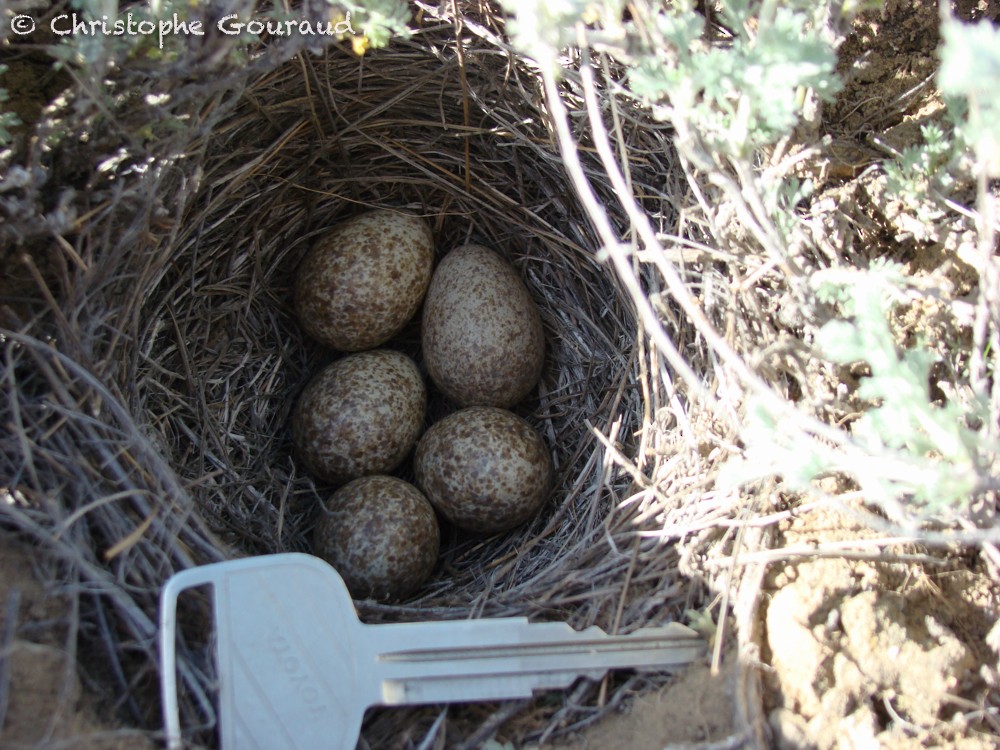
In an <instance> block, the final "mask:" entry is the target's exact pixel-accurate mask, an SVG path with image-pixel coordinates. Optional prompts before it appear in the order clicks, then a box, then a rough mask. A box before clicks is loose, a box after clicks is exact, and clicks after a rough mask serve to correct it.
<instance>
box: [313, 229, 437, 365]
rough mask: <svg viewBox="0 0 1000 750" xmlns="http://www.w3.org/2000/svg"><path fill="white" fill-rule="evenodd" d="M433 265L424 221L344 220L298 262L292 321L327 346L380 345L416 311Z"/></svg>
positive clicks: (349, 349)
mask: <svg viewBox="0 0 1000 750" xmlns="http://www.w3.org/2000/svg"><path fill="white" fill-rule="evenodd" d="M433 264H434V243H433V238H432V237H431V231H430V228H429V227H428V226H427V222H425V221H424V220H423V219H421V218H419V217H416V216H411V215H409V214H406V213H401V212H398V211H389V210H379V211H371V212H369V213H365V214H361V215H360V216H355V217H354V218H353V219H348V220H347V221H345V222H344V223H343V224H340V225H338V226H337V227H335V228H334V229H333V230H332V231H331V232H330V233H329V234H327V235H325V236H324V237H322V238H321V239H320V240H319V241H318V242H317V243H316V244H315V245H313V247H312V248H311V249H310V250H309V252H308V253H306V255H305V257H304V258H303V260H302V263H301V265H300V266H299V269H298V272H297V275H296V278H295V289H294V295H295V312H296V315H297V316H298V319H299V323H300V324H301V326H302V328H303V329H304V330H305V332H306V333H307V334H308V335H309V336H311V337H312V338H314V339H316V340H317V341H319V342H320V343H322V344H325V345H327V346H330V347H333V348H334V349H340V350H341V351H345V352H357V351H362V350H364V349H372V348H374V347H376V346H379V345H380V344H383V343H385V342H386V341H388V340H389V339H390V338H392V337H393V336H394V335H396V334H397V333H399V331H400V330H401V329H402V328H403V326H405V325H406V324H407V322H409V320H410V319H411V318H412V317H413V316H414V315H415V314H416V312H417V309H418V308H419V307H420V303H421V302H422V301H423V299H424V295H425V294H426V293H427V286H428V284H430V280H431V271H432V269H433Z"/></svg>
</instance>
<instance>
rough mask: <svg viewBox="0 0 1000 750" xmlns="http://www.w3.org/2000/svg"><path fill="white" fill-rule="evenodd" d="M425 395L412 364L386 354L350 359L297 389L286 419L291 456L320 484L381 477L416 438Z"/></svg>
mask: <svg viewBox="0 0 1000 750" xmlns="http://www.w3.org/2000/svg"><path fill="white" fill-rule="evenodd" d="M426 407H427V388H426V386H425V385H424V381H423V378H421V376H420V371H419V370H418V369H417V366H416V364H414V362H413V360H411V359H410V358H409V357H407V356H406V355H405V354H400V353H399V352H395V351H390V350H388V349H376V350H373V351H370V352H359V353H357V354H349V355H348V356H346V357H344V358H343V359H339V360H337V361H336V362H334V363H332V364H330V365H327V367H325V368H324V369H323V370H321V371H320V372H319V374H318V375H316V376H315V377H314V378H313V379H312V380H311V381H310V382H309V384H308V385H307V386H306V387H305V390H303V392H302V395H301V396H300V397H299V400H298V403H297V404H296V405H295V412H294V414H293V415H292V436H293V440H294V443H295V449H296V452H297V455H298V456H299V457H300V458H301V459H302V460H303V462H304V463H305V465H306V467H307V468H308V469H309V471H310V472H312V473H313V474H314V475H315V476H317V477H319V478H320V479H322V480H324V481H327V482H332V483H340V482H346V481H348V480H350V479H354V478H355V477H360V476H364V475H366V474H384V473H386V472H388V471H391V470H392V469H394V468H395V467H396V466H398V465H399V463H400V462H401V461H402V460H403V459H404V458H405V457H406V454H407V453H409V452H410V449H411V448H412V447H413V445H414V443H416V441H417V438H418V437H420V430H421V428H422V427H423V423H424V410H425V409H426Z"/></svg>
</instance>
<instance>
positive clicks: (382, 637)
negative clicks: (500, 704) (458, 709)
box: [368, 618, 705, 705]
mask: <svg viewBox="0 0 1000 750" xmlns="http://www.w3.org/2000/svg"><path fill="white" fill-rule="evenodd" d="M368 629H369V631H370V633H369V637H370V646H371V647H372V649H373V656H372V659H373V661H374V664H375V670H376V673H377V674H378V675H379V677H380V678H381V681H382V694H381V698H380V701H379V702H380V703H382V704H383V705H400V704H418V703H444V702H462V701H474V700H501V699H507V698H527V697H530V696H531V695H532V693H533V692H534V691H536V690H551V689H555V688H565V687H568V686H569V685H571V684H572V683H573V682H574V681H575V680H576V679H577V678H579V677H588V678H590V679H597V678H600V677H602V676H603V675H604V674H605V673H606V672H607V671H608V670H611V669H644V670H649V669H655V670H662V671H665V670H669V669H671V668H676V667H679V666H683V665H685V664H689V663H690V662H692V661H693V660H695V659H697V658H699V657H700V656H701V655H702V654H703V653H704V650H705V645H704V641H703V640H702V639H701V638H700V637H699V636H698V635H697V634H696V633H695V632H694V631H692V630H691V629H690V628H686V627H684V626H683V625H669V626H667V627H662V628H645V629H643V630H640V631H637V632H635V633H632V634H630V635H625V636H608V635H606V634H605V633H604V631H603V630H601V629H600V628H596V627H594V628H589V629H587V630H583V631H577V630H574V629H573V628H571V627H570V626H569V625H567V624H565V623H559V622H553V623H529V622H528V621H527V620H525V619H523V618H505V619H493V620H462V621H458V622H424V623H405V624H402V625H372V626H368Z"/></svg>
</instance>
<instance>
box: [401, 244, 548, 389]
mask: <svg viewBox="0 0 1000 750" xmlns="http://www.w3.org/2000/svg"><path fill="white" fill-rule="evenodd" d="M421 336H422V343H423V351H424V360H425V362H426V364H427V371H428V373H429V374H430V376H431V379H432V380H433V381H434V383H435V384H437V386H438V387H439V388H440V389H441V390H442V391H443V392H444V393H445V395H446V396H448V397H449V398H450V399H451V400H452V401H454V402H455V403H457V404H458V405H459V406H499V407H509V406H513V405H514V404H516V403H518V402H519V401H521V400H522V399H523V398H524V397H525V396H527V395H528V393H529V392H530V391H531V389H532V388H534V387H535V385H536V384H537V383H538V378H539V377H540V375H541V372H542V362H543V359H544V357H545V335H544V331H543V329H542V319H541V315H540V314H539V312H538V307H537V305H536V304H535V301H534V300H533V299H532V298H531V295H530V294H529V293H528V290H527V288H526V287H525V286H524V282H522V281H521V278H520V276H518V274H517V271H515V270H514V267H513V266H511V265H510V264H509V263H508V262H507V261H505V260H504V259H503V258H501V257H500V256H499V255H497V254H496V253H495V252H493V251H492V250H489V249H488V248H485V247H482V246H481V245H463V246H462V247H457V248H455V249H454V250H452V251H451V252H450V253H448V254H447V255H446V256H445V257H444V259H443V260H442V261H441V263H440V264H439V265H438V268H437V270H436V271H435V272H434V276H433V278H432V279H431V286H430V289H428V290H427V299H426V300H425V301H424V312H423V329H422V333H421Z"/></svg>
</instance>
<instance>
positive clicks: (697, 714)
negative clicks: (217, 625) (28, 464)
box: [0, 0, 1000, 750]
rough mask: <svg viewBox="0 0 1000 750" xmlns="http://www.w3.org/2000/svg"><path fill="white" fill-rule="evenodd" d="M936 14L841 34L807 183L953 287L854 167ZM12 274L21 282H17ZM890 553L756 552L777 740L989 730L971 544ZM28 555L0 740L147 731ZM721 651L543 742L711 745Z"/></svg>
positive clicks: (19, 567)
mask: <svg viewBox="0 0 1000 750" xmlns="http://www.w3.org/2000/svg"><path fill="white" fill-rule="evenodd" d="M957 5H958V11H959V12H960V14H961V15H963V16H964V17H965V18H968V19H975V18H984V17H986V18H991V19H992V20H994V21H996V20H997V18H998V16H1000V9H998V7H997V5H996V4H995V3H991V2H985V1H977V0H960V2H959V3H958V4H957ZM937 23H938V8H937V3H936V2H931V1H930V0H889V2H887V3H886V8H885V10H884V11H875V12H870V13H868V14H866V15H864V16H862V17H861V18H859V19H858V20H857V21H856V22H855V23H854V26H853V33H852V34H851V35H850V37H849V38H848V39H847V41H846V42H845V44H844V45H843V46H842V48H841V50H840V54H841V66H840V67H841V72H842V73H843V75H844V76H845V77H846V80H847V86H846V89H845V90H844V92H843V93H842V94H841V95H840V97H839V99H838V102H837V103H835V104H834V105H833V106H832V107H830V108H829V109H828V110H827V112H826V113H825V116H824V118H823V121H822V128H824V130H825V134H827V135H829V136H830V139H831V140H830V148H829V150H828V153H827V160H828V161H827V163H826V164H825V165H823V166H824V167H825V171H824V174H825V183H824V184H823V185H822V188H823V190H824V192H823V197H825V198H828V199H833V200H835V201H837V202H838V204H839V207H840V208H841V209H843V210H844V211H845V213H846V214H848V215H850V216H852V217H853V218H854V219H856V220H857V222H856V223H857V226H859V227H862V228H863V229H862V231H868V232H869V233H870V235H869V236H866V237H863V238H861V239H863V240H866V241H870V243H871V245H872V250H871V251H870V252H871V253H872V254H873V255H877V254H879V253H886V254H891V255H892V256H893V257H895V258H896V259H901V260H903V261H905V262H908V263H909V264H910V269H911V271H912V272H914V273H919V272H921V271H922V270H933V268H934V267H936V266H940V265H943V264H945V263H948V264H949V265H950V266H951V267H952V268H953V271H951V272H950V273H953V274H954V276H955V278H954V280H955V281H956V282H957V283H956V292H955V293H956V295H961V294H966V293H968V292H969V291H970V289H971V287H970V285H971V283H973V280H974V278H975V275H974V274H970V273H969V272H968V270H969V269H968V266H967V265H966V264H965V262H964V260H963V259H962V257H961V247H962V246H961V243H960V242H959V243H956V244H954V245H949V244H948V243H947V242H944V241H942V240H941V238H931V239H930V240H925V241H923V242H921V241H919V240H918V239H914V238H912V237H909V238H905V239H902V240H897V239H896V238H898V237H905V235H906V232H905V230H906V227H905V226H901V225H900V224H899V221H898V217H896V216H894V215H893V214H892V211H891V210H890V209H889V208H888V207H886V206H885V205H882V204H880V202H879V195H880V193H879V185H878V170H877V169H876V170H871V169H869V167H872V166H873V165H876V164H877V163H878V161H879V160H881V159H883V158H885V157H886V156H887V153H886V151H885V148H884V147H885V146H889V147H891V148H894V149H900V148H903V147H905V146H906V145H909V144H911V143H914V142H915V140H916V139H917V138H919V127H918V126H919V125H920V124H922V123H926V122H928V121H930V120H933V119H935V118H937V117H939V116H940V114H941V111H942V105H941V102H940V101H939V99H938V98H937V97H936V94H935V92H934V88H933V86H932V85H925V84H926V82H927V81H928V78H929V77H930V76H932V74H933V72H934V69H935V66H936V58H935V50H936V48H937V45H938V36H937V31H936V29H937ZM15 72H18V71H15ZM22 78H23V76H22ZM18 80H21V79H20V78H11V79H9V80H7V81H6V82H4V85H6V86H7V87H8V88H11V89H12V94H13V95H14V101H15V102H18V101H20V102H21V103H22V104H23V109H24V111H23V112H22V116H23V117H26V118H28V119H30V118H31V116H32V111H34V110H37V109H38V108H39V107H40V106H41V105H40V103H39V101H38V97H37V95H36V93H33V92H35V90H34V89H30V91H29V93H25V92H24V91H21V92H19V91H18V90H17V81H18ZM24 85H26V86H28V85H29V84H24ZM19 93H20V97H19ZM32 108H34V109H32ZM864 228H867V229H864ZM7 270H8V271H10V269H9V268H8V269H7ZM8 281H10V278H8ZM16 281H17V284H18V285H17V289H18V293H22V291H23V289H24V288H26V287H25V284H26V283H27V282H26V281H25V280H24V279H20V278H18V279H16ZM8 291H9V289H8ZM24 293H26V292H24ZM870 535H872V532H870V531H867V530H865V529H864V528H860V527H858V526H857V525H856V523H855V522H854V520H853V519H852V517H851V516H849V515H847V514H837V513H832V512H825V513H813V514H804V515H802V516H799V517H796V518H793V519H791V520H790V521H787V522H785V523H784V524H783V525H782V526H781V527H780V528H778V529H777V531H776V539H775V540H774V546H775V547H778V548H782V547H787V546H791V545H798V544H803V543H806V544H814V543H821V542H831V541H838V540H844V539H857V538H865V537H866V536H870ZM907 552H911V553H913V552H916V553H920V554H924V555H926V556H927V557H928V559H927V560H926V561H923V562H917V561H913V560H907V561H900V560H898V559H894V557H893V555H892V554H890V553H885V554H884V555H882V556H881V557H880V558H878V559H845V558H843V557H816V556H801V557H797V558H794V559H791V560H789V561H786V562H781V563H775V564H772V565H771V566H770V569H769V570H768V573H767V575H766V576H765V580H764V586H763V592H762V593H763V596H762V597H761V607H760V619H761V623H762V626H763V627H762V633H763V640H762V642H761V643H760V644H759V645H760V647H761V653H762V655H763V657H764V664H762V665H760V668H761V672H762V675H763V681H764V711H765V714H766V717H767V721H768V724H769V726H770V730H771V732H772V733H773V736H774V742H775V745H776V746H777V747H779V748H788V749H789V750H791V749H793V748H794V749H796V750H805V749H807V748H815V749H816V750H848V749H849V748H850V749H852V750H853V749H862V748H877V747H878V748H889V749H890V750H908V749H909V748H923V747H953V748H959V749H960V750H978V749H979V748H983V749H984V750H985V749H986V748H995V747H997V746H998V743H1000V714H998V712H997V710H996V709H995V708H993V707H991V706H990V703H989V702H988V700H987V696H988V694H990V693H991V691H992V692H993V693H995V692H996V691H997V690H998V689H1000V671H998V652H1000V625H998V624H997V614H998V612H1000V592H998V590H997V586H996V585H995V583H994V579H993V578H991V576H990V575H989V573H988V571H987V569H986V568H985V567H984V563H983V562H982V561H981V560H980V559H979V557H978V556H977V555H976V554H975V553H970V552H968V551H965V550H951V551H946V552H942V553H933V555H932V554H931V553H928V552H926V551H925V550H914V549H909V550H907ZM38 564H39V562H38V559H37V556H36V555H35V554H34V553H33V552H32V551H31V550H30V549H26V548H23V547H21V546H19V545H18V544H17V543H16V542H14V541H13V540H12V539H11V538H9V537H6V536H2V535H0V746H2V747H4V748H12V749H13V748H21V747H23V748H28V747H32V748H35V747H72V748H87V749H88V750H116V749H117V748H144V747H152V746H153V743H152V742H151V741H150V740H149V739H148V738H147V737H145V736H144V735H142V734H140V733H137V732H133V731H129V730H123V729H119V728H116V727H115V726H114V725H113V722H111V721H109V720H108V718H107V716H99V714H98V710H97V708H96V707H95V703H94V701H93V700H91V699H90V697H89V692H90V691H89V690H88V689H86V685H87V684H88V683H87V681H86V676H85V675H80V674H78V673H77V670H76V669H75V668H74V659H73V656H72V650H73V635H74V634H73V632H72V629H71V628H70V627H69V625H68V623H71V622H72V618H73V613H72V608H71V607H69V604H68V599H67V598H66V597H65V596H63V595H62V594H61V593H60V592H59V591H58V590H48V589H46V588H44V587H43V586H42V585H41V584H39V583H38V580H39V577H38V576H37V575H36V571H35V570H34V566H36V565H38ZM15 592H16V593H15ZM15 603H16V604H17V606H16V607H15ZM734 662H735V659H734V658H732V656H731V657H730V658H729V659H728V660H727V662H726V664H727V667H726V669H725V670H723V673H722V674H721V675H718V676H715V677H713V676H712V675H711V674H710V671H709V669H708V667H707V666H706V665H695V666H693V667H691V668H690V669H689V670H687V671H686V672H684V673H682V674H681V675H679V676H678V678H677V679H676V680H675V681H674V682H672V683H671V684H669V685H667V686H665V687H664V688H662V689H661V690H659V691H656V692H653V693H651V694H644V695H640V696H637V697H636V698H635V699H634V700H632V701H631V702H629V703H627V705H625V706H624V707H623V708H622V710H620V711H618V712H616V713H614V714H612V715H609V716H608V717H606V718H605V719H604V720H602V721H601V722H599V723H597V724H596V725H594V726H593V727H591V728H590V729H588V730H587V731H585V732H582V733H580V734H579V735H577V736H574V737H571V738H568V739H564V740H561V741H560V742H558V743H556V744H553V745H550V746H551V747H555V748H561V750H588V749H589V748H619V749H620V750H660V749H661V748H664V747H683V746H693V745H695V744H697V743H704V742H708V743H721V744H719V745H716V746H723V745H724V744H725V743H724V741H725V740H726V739H727V738H730V737H731V736H732V735H733V732H734V731H735V729H734V727H735V724H734V720H733V716H734V713H735V703H734V701H735V699H734V695H733V691H734V689H735V687H734V685H735V683H734V679H733V674H732V670H733V665H734ZM995 702H996V701H995V699H994V700H993V703H995Z"/></svg>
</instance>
